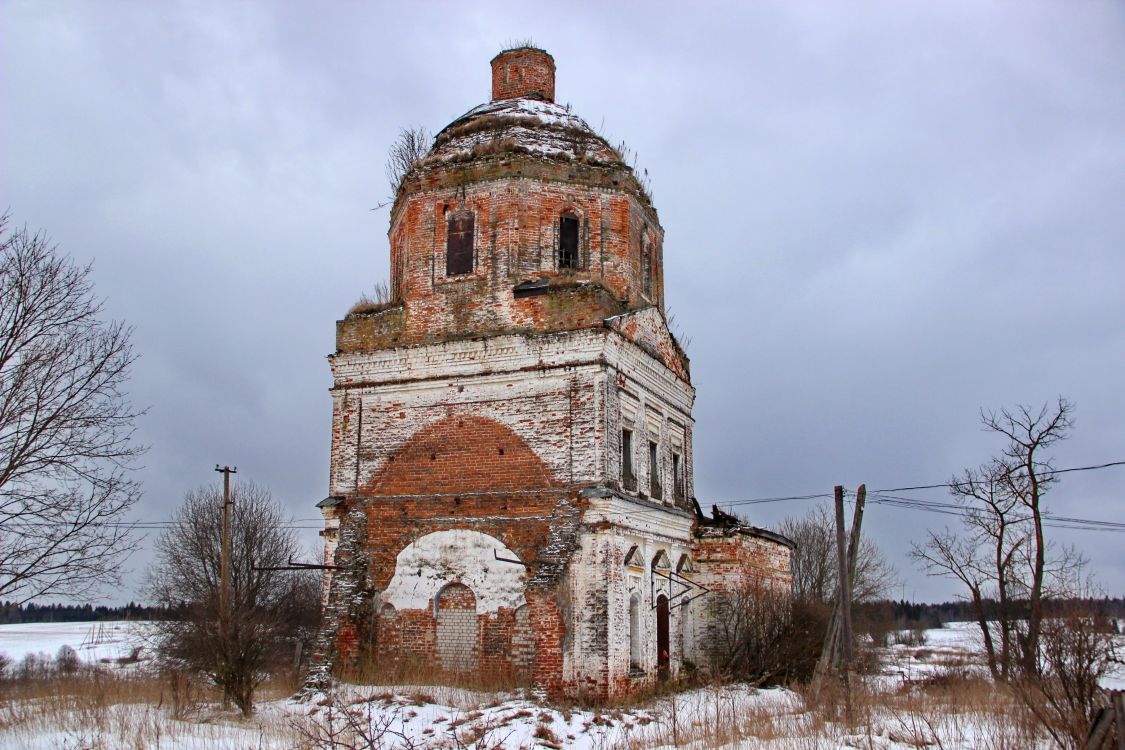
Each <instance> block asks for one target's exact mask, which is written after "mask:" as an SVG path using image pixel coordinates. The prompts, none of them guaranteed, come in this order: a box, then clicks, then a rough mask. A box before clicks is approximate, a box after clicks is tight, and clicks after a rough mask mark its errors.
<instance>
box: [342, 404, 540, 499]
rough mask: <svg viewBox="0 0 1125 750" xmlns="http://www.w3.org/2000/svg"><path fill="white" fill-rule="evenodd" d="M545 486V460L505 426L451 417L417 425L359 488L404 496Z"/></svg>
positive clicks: (478, 418) (377, 493) (369, 493)
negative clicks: (413, 432) (418, 426)
mask: <svg viewBox="0 0 1125 750" xmlns="http://www.w3.org/2000/svg"><path fill="white" fill-rule="evenodd" d="M550 486H552V481H551V473H550V470H549V469H548V468H547V466H546V464H544V463H543V461H541V460H540V459H539V457H538V456H537V455H536V454H535V452H534V451H533V450H531V448H529V447H528V445H527V443H525V442H524V441H523V440H521V439H520V438H519V436H518V435H516V434H515V433H514V432H512V431H511V430H510V429H508V428H507V427H505V426H504V425H502V424H500V423H499V422H495V421H493V420H491V419H484V418H482V417H472V416H454V417H447V418H445V419H442V420H441V421H439V422H437V423H435V424H432V425H430V426H428V427H424V428H422V429H421V430H419V431H418V432H417V433H416V434H415V435H414V437H412V438H411V439H410V441H409V442H408V443H406V445H404V446H402V447H401V448H399V449H398V450H396V451H395V452H394V453H392V454H391V455H390V456H388V457H387V460H386V463H384V465H383V468H382V469H381V470H380V471H379V472H378V473H377V474H376V475H375V477H374V478H373V479H372V480H371V482H369V483H368V484H367V485H366V486H365V487H364V488H363V489H362V490H361V492H362V494H365V495H405V494H428V493H454V492H473V491H477V490H481V489H483V488H487V489H488V491H490V492H499V491H504V490H526V489H536V488H545V487H550Z"/></svg>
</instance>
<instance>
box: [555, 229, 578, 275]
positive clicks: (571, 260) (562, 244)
mask: <svg viewBox="0 0 1125 750" xmlns="http://www.w3.org/2000/svg"><path fill="white" fill-rule="evenodd" d="M559 268H578V219H577V218H576V217H573V216H563V217H562V218H561V219H559Z"/></svg>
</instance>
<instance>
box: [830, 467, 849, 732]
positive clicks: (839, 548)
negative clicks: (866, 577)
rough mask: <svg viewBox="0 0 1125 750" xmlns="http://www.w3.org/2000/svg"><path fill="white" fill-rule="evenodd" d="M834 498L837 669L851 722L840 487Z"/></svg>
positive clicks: (846, 588) (842, 515)
mask: <svg viewBox="0 0 1125 750" xmlns="http://www.w3.org/2000/svg"><path fill="white" fill-rule="evenodd" d="M834 494H835V496H836V564H837V566H836V571H837V572H836V575H837V576H838V579H837V586H836V609H837V612H839V613H840V614H841V615H842V617H841V618H840V625H839V627H840V635H839V639H840V644H839V647H838V649H837V652H836V654H837V662H836V664H837V667H838V668H839V670H840V682H841V683H842V684H843V686H844V705H845V709H844V710H845V714H846V717H847V720H848V721H849V722H850V721H851V715H852V696H851V684H850V682H851V681H850V679H849V676H848V672H849V671H850V669H851V643H850V641H851V631H850V628H849V625H850V622H849V618H848V612H849V610H850V609H851V607H850V606H849V602H850V601H851V587H850V586H849V585H848V562H847V557H848V553H847V548H846V547H845V546H844V488H843V487H842V486H841V485H836V488H835V490H834Z"/></svg>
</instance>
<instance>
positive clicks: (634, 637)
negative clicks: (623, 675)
mask: <svg viewBox="0 0 1125 750" xmlns="http://www.w3.org/2000/svg"><path fill="white" fill-rule="evenodd" d="M641 645H642V644H641V597H640V596H638V595H637V594H633V596H632V597H631V598H630V599H629V671H630V672H633V673H637V672H640V671H641Z"/></svg>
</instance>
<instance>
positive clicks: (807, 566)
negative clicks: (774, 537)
mask: <svg viewBox="0 0 1125 750" xmlns="http://www.w3.org/2000/svg"><path fill="white" fill-rule="evenodd" d="M778 531H780V532H781V533H782V534H783V535H784V536H786V537H788V538H790V539H792V540H793V541H794V542H796V543H797V547H796V549H794V550H793V552H792V554H791V556H790V566H791V568H792V574H793V597H794V599H797V600H799V601H806V602H817V603H828V602H830V601H832V599H833V598H834V597H835V595H836V578H837V570H838V568H837V561H836V521H835V520H834V518H833V517H832V516H831V515H829V513H828V509H827V508H825V507H824V506H823V505H818V506H816V507H815V508H813V509H812V510H810V511H809V512H808V513H806V514H805V515H803V516H800V517H797V518H787V519H785V520H784V521H782V522H781V525H780V526H779V528H778ZM896 580H897V573H896V572H895V570H894V568H893V567H892V566H891V565H890V563H888V562H887V560H886V558H885V557H883V553H882V552H881V551H880V550H879V548H878V547H876V546H875V545H874V544H873V543H872V542H871V541H870V540H868V539H863V540H861V541H860V545H859V556H858V558H857V560H856V571H855V580H854V581H852V599H853V601H856V602H868V601H872V600H874V599H879V598H883V597H886V596H887V595H888V594H889V593H890V591H891V589H892V588H894V586H895V582H896Z"/></svg>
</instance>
